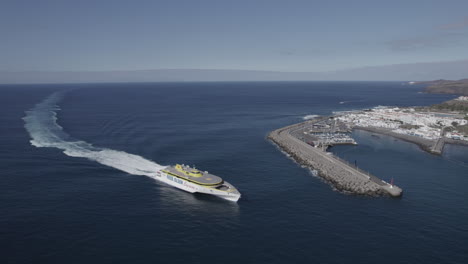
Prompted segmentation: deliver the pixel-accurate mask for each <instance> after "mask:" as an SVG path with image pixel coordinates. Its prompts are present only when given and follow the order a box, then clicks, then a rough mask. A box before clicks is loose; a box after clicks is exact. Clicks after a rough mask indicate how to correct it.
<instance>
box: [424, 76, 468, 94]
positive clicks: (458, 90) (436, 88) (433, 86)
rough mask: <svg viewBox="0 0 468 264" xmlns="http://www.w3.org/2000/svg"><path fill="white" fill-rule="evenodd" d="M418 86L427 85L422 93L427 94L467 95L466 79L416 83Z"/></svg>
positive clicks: (467, 80)
mask: <svg viewBox="0 0 468 264" xmlns="http://www.w3.org/2000/svg"><path fill="white" fill-rule="evenodd" d="M418 84H428V86H427V87H426V88H424V91H425V92H427V93H446V94H459V95H468V79H462V80H458V81H449V80H436V81H430V82H418Z"/></svg>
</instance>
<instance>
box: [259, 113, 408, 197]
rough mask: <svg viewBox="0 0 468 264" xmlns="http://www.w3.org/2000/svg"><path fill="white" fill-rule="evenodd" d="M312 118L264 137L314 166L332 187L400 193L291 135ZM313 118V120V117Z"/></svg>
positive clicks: (356, 191)
mask: <svg viewBox="0 0 468 264" xmlns="http://www.w3.org/2000/svg"><path fill="white" fill-rule="evenodd" d="M313 122H314V120H311V121H306V122H303V123H299V124H294V125H290V126H287V127H283V128H280V129H277V130H275V131H273V132H271V133H270V134H269V135H268V138H269V139H270V140H271V141H273V142H274V143H276V144H277V145H278V146H279V147H280V148H281V149H282V150H283V151H285V152H286V153H288V154H289V155H291V157H292V158H293V159H294V160H295V161H296V162H298V163H299V164H301V165H304V166H306V167H309V168H311V169H315V170H317V171H318V174H319V176H320V177H322V178H323V179H325V180H326V181H327V182H329V183H330V184H331V185H333V186H334V187H335V188H336V189H338V190H340V191H343V192H349V193H353V194H359V195H371V196H380V195H390V196H394V197H398V196H401V194H402V190H401V189H400V188H399V187H397V186H395V185H392V184H390V183H387V182H385V181H383V180H381V179H379V178H377V177H375V176H373V175H370V174H368V173H366V172H364V171H362V170H360V169H358V168H356V167H354V166H352V165H350V164H348V163H347V162H345V161H343V160H341V159H339V158H338V157H336V156H334V155H332V153H329V152H326V151H324V150H322V149H320V148H317V147H313V146H311V145H309V144H307V143H306V142H304V141H302V140H300V139H299V138H297V136H293V135H295V134H297V133H294V132H297V131H298V130H301V129H304V128H305V127H306V126H310V125H311V124H313ZM315 122H317V121H315Z"/></svg>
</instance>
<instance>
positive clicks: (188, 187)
mask: <svg viewBox="0 0 468 264" xmlns="http://www.w3.org/2000/svg"><path fill="white" fill-rule="evenodd" d="M156 176H157V178H158V179H159V180H161V181H163V182H165V183H167V184H169V185H172V186H174V187H176V188H179V189H182V190H184V191H187V192H191V193H195V192H198V193H206V194H211V195H215V196H218V197H220V198H223V199H226V200H229V201H233V202H237V201H238V200H239V198H240V197H241V194H240V193H239V191H238V190H237V189H236V188H235V187H234V186H232V184H230V183H228V182H226V181H224V180H223V179H222V178H220V177H218V176H216V175H213V174H210V173H208V172H207V171H200V170H197V169H195V168H192V167H189V166H186V165H180V164H176V165H175V166H168V167H166V168H164V169H162V170H160V171H158V172H157V173H156Z"/></svg>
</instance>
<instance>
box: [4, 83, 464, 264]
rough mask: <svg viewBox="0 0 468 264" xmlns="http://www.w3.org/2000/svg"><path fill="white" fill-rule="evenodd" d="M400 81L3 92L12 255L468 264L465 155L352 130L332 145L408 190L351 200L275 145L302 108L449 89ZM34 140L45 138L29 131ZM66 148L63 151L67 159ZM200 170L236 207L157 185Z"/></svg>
mask: <svg viewBox="0 0 468 264" xmlns="http://www.w3.org/2000/svg"><path fill="white" fill-rule="evenodd" d="M420 90H421V87H420V86H414V85H412V86H409V85H404V84H403V83H399V82H231V83H230V82H225V83H127V84H74V85H72V84H62V85H1V86H0V94H1V96H0V107H1V113H2V114H1V115H0V135H1V137H0V253H1V254H0V263H184V262H190V263H202V262H203V263H239V262H247V263H376V262H379V263H466V261H467V260H468V244H467V241H468V202H467V201H468V192H467V191H466V188H467V186H468V155H467V154H468V148H466V147H461V146H453V145H449V146H447V147H446V151H445V153H444V155H443V156H433V155H430V154H428V153H425V152H423V151H422V150H420V149H419V148H418V147H417V146H415V145H413V144H410V143H407V142H403V141H399V140H396V139H394V138H391V137H386V136H381V135H378V136H372V134H371V133H368V132H363V131H355V132H354V137H355V138H356V140H357V141H358V143H359V145H358V146H340V147H334V148H332V149H331V151H333V152H334V153H336V154H337V155H339V156H340V157H342V158H345V159H348V160H350V161H353V162H354V160H357V162H358V165H359V166H360V167H361V168H363V169H366V170H369V171H370V172H372V173H373V174H375V175H377V176H379V177H381V178H383V179H385V180H390V179H391V178H394V179H395V183H396V184H397V185H398V186H400V187H401V188H403V190H404V196H403V197H402V198H400V199H392V198H386V197H383V198H371V197H362V196H352V195H344V194H341V193H339V192H336V191H334V190H333V189H332V188H331V187H330V186H329V185H327V184H326V183H324V182H323V181H321V180H320V179H319V178H317V177H315V176H313V175H312V174H311V173H310V171H308V170H307V169H304V168H301V167H299V166H298V165H297V164H295V163H294V162H293V161H292V160H290V159H289V158H287V157H286V156H285V155H284V154H283V153H281V152H280V151H279V150H278V149H277V148H276V147H275V146H274V145H273V144H271V143H270V142H269V141H267V140H266V139H265V136H266V135H267V133H268V132H269V131H271V130H273V129H275V128H279V127H282V126H285V125H288V124H292V123H296V122H300V121H301V120H303V117H304V116H307V115H314V114H330V113H332V112H333V111H342V110H351V109H362V108H368V107H374V106H377V105H397V106H411V105H429V104H433V103H438V102H442V101H445V100H448V99H450V98H453V96H450V95H430V94H424V93H420ZM32 139H33V142H31V140H32ZM64 152H65V153H64ZM175 163H185V164H194V165H196V166H197V168H201V169H203V170H208V171H210V172H212V173H214V174H217V175H219V176H221V177H223V178H224V179H226V180H227V181H229V182H230V183H232V184H233V185H234V186H236V187H237V188H238V189H239V190H240V192H241V193H242V198H241V200H240V201H239V202H238V203H237V204H236V203H232V202H229V201H225V200H221V199H218V198H216V197H211V196H206V195H200V194H195V195H194V194H190V193H186V192H183V191H180V190H178V189H174V188H172V187H170V186H167V185H164V184H162V183H159V182H157V181H155V180H154V179H153V178H152V177H151V176H152V175H151V169H153V168H158V166H159V165H169V164H175Z"/></svg>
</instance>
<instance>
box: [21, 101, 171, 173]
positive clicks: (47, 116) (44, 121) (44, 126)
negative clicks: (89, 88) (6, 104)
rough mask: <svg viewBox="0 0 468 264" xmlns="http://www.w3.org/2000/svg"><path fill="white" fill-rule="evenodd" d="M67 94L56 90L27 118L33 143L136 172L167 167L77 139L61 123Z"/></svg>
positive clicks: (152, 171) (29, 112)
mask: <svg viewBox="0 0 468 264" xmlns="http://www.w3.org/2000/svg"><path fill="white" fill-rule="evenodd" d="M63 96H64V93H63V92H56V93H53V94H51V95H50V96H49V97H47V98H46V99H45V100H44V101H42V102H40V103H38V104H37V105H36V106H34V108H32V109H31V110H30V111H27V112H26V116H25V117H24V118H23V119H24V121H25V125H24V126H25V128H26V130H27V131H28V132H29V135H30V136H31V144H32V145H33V146H36V147H49V148H57V149H61V150H63V153H65V154H66V155H68V156H71V157H81V158H87V159H90V160H93V161H96V162H99V163H101V164H103V165H106V166H109V167H113V168H116V169H119V170H121V171H124V172H127V173H129V174H134V175H145V176H149V177H152V178H153V177H155V176H156V172H157V171H159V170H161V169H163V168H165V166H162V165H159V164H157V163H155V162H153V161H151V160H148V159H145V158H143V157H141V156H138V155H134V154H129V153H126V152H123V151H117V150H112V149H106V148H98V147H94V146H93V145H91V144H89V143H87V142H85V141H81V140H77V139H74V138H73V137H71V136H70V135H68V134H67V133H66V132H65V131H64V130H63V128H62V127H61V126H60V125H59V124H57V111H59V110H60V108H59V106H58V103H59V102H60V101H61V100H62V98H63Z"/></svg>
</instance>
